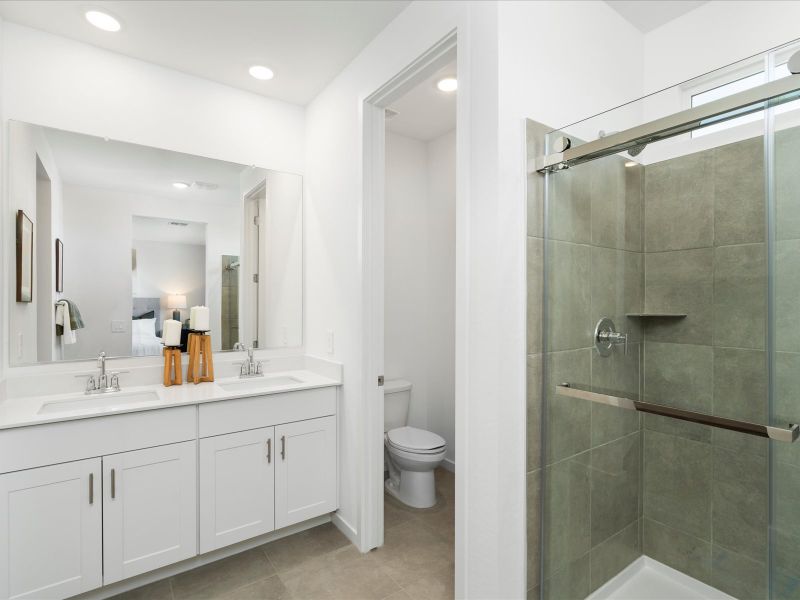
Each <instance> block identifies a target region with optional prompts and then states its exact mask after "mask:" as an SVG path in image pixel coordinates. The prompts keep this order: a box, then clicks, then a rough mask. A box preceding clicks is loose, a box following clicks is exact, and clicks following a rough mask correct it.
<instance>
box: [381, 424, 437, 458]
mask: <svg viewBox="0 0 800 600" xmlns="http://www.w3.org/2000/svg"><path fill="white" fill-rule="evenodd" d="M386 440H387V442H388V445H389V446H391V447H392V448H394V449H396V450H400V451H402V452H408V453H411V454H440V453H442V452H443V451H444V450H445V447H446V445H447V442H445V440H444V438H442V437H441V436H439V435H437V434H435V433H433V432H432V431H426V430H425V429H418V428H416V427H408V426H406V427H397V428H396V429H391V430H390V431H388V432H387V434H386Z"/></svg>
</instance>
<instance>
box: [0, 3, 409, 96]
mask: <svg viewBox="0 0 800 600" xmlns="http://www.w3.org/2000/svg"><path fill="white" fill-rule="evenodd" d="M408 4H409V0H380V1H361V0H346V1H345V0H315V1H309V0H296V1H234V0H231V1H219V0H215V1H197V0H187V1H175V0H162V1H152V0H140V1H131V0H123V1H116V2H111V1H103V0H100V1H94V0H93V1H91V2H89V3H88V6H90V7H92V8H99V9H101V10H106V11H107V12H109V13H110V14H112V15H113V16H115V17H117V19H119V20H120V22H121V23H122V30H121V31H120V32H118V33H108V32H104V31H101V30H99V29H96V28H94V27H93V26H92V25H90V24H89V23H87V22H86V20H85V18H84V11H85V10H86V9H87V2H85V1H81V0H78V1H74V0H56V1H53V0H40V1H37V2H30V1H20V0H2V1H0V16H2V18H3V19H6V20H8V21H11V22H14V23H19V24H22V25H27V26H30V27H34V28H36V29H42V30H44V31H48V32H51V33H55V34H57V35H61V36H64V37H67V38H71V39H74V40H78V41H81V42H86V43H88V44H93V45H95V46H100V47H101V48H106V49H108V50H113V51H114V52H119V53H121V54H125V55H127V56H131V57H134V58H138V59H141V60H145V61H148V62H152V63H155V64H158V65H162V66H165V67H169V68H172V69H177V70H179V71H183V72H185V73H190V74H192V75H197V76H200V77H204V78H206V79H211V80H213V81H217V82H220V83H224V84H227V85H230V86H233V87H236V88H240V89H244V90H248V91H251V92H255V93H256V94H261V95H264V96H268V97H271V98H277V99H279V100H285V101H287V102H292V103H295V104H300V105H305V104H307V103H308V102H309V101H311V100H312V99H313V98H314V96H316V95H317V94H318V93H319V92H320V91H321V90H322V89H323V88H324V87H325V86H326V85H327V84H328V83H329V82H330V81H331V80H332V79H333V78H334V77H335V76H336V75H337V74H338V73H339V72H340V71H341V70H342V69H343V68H344V67H345V66H346V65H347V64H348V63H349V62H350V61H351V60H352V59H353V58H355V56H356V55H357V54H358V53H359V52H360V51H361V50H362V49H363V48H364V46H366V45H367V44H368V43H369V42H370V41H371V40H372V39H373V38H374V37H375V36H376V35H377V34H378V33H379V32H380V31H381V30H382V29H383V28H384V27H385V26H386V25H387V24H388V23H389V22H390V21H391V20H392V19H394V17H396V16H397V15H398V14H399V13H400V12H401V11H402V10H403V9H404V8H405V7H406V6H407V5H408ZM253 64H263V65H266V66H268V67H270V68H271V69H272V70H273V71H274V72H275V78H274V79H272V80H270V81H258V80H256V79H253V78H252V77H251V76H250V75H249V74H248V72H247V70H248V68H249V67H250V66H251V65H253Z"/></svg>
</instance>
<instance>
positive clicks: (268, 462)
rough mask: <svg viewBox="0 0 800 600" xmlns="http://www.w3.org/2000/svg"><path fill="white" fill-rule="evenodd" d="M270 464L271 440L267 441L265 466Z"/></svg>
mask: <svg viewBox="0 0 800 600" xmlns="http://www.w3.org/2000/svg"><path fill="white" fill-rule="evenodd" d="M271 462H272V438H269V439H268V440H267V464H270V463H271Z"/></svg>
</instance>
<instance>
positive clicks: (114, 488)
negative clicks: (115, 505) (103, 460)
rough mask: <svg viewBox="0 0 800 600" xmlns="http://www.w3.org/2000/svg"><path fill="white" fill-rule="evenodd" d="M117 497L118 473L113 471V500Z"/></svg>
mask: <svg viewBox="0 0 800 600" xmlns="http://www.w3.org/2000/svg"><path fill="white" fill-rule="evenodd" d="M116 497H117V471H116V469H111V498H112V499H113V498H116Z"/></svg>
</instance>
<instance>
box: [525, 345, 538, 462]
mask: <svg viewBox="0 0 800 600" xmlns="http://www.w3.org/2000/svg"><path fill="white" fill-rule="evenodd" d="M526 387H527V407H526V415H527V417H526V428H527V434H526V435H527V465H528V466H527V470H528V471H534V470H536V469H538V468H540V467H541V466H542V441H541V427H542V355H541V354H534V355H530V356H528V360H527V382H526Z"/></svg>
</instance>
